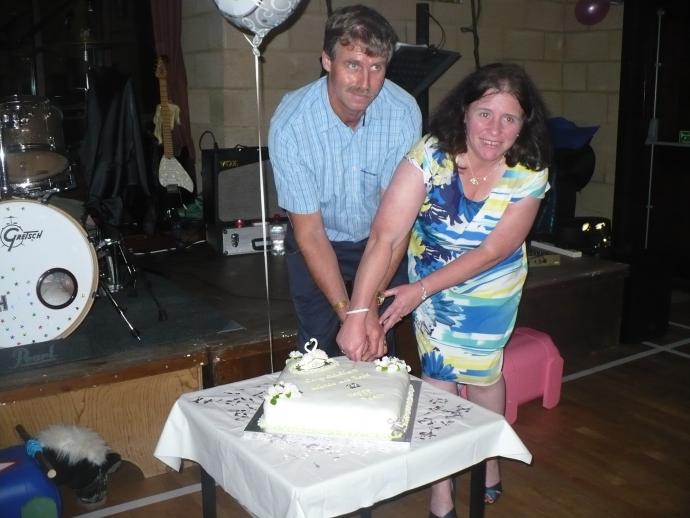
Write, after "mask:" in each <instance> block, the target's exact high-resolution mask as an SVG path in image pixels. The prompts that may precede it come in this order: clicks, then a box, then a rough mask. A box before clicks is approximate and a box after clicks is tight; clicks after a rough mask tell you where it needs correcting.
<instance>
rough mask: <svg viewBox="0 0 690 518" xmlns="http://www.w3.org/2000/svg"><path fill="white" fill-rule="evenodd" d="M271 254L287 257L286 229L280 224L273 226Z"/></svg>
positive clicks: (271, 230) (273, 224) (275, 223)
mask: <svg viewBox="0 0 690 518" xmlns="http://www.w3.org/2000/svg"><path fill="white" fill-rule="evenodd" d="M269 233H270V235H271V253H272V254H273V255H285V227H284V226H283V224H282V223H280V222H274V223H272V224H271V229H270V232H269Z"/></svg>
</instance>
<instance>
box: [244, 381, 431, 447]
mask: <svg viewBox="0 0 690 518" xmlns="http://www.w3.org/2000/svg"><path fill="white" fill-rule="evenodd" d="M410 386H411V387H412V388H413V389H414V394H413V396H412V409H411V410H410V421H409V424H408V425H407V430H405V434H404V435H403V436H402V437H399V438H397V439H391V440H387V439H353V438H351V437H339V436H337V435H320V434H309V435H307V434H303V433H289V432H281V433H273V432H266V431H264V430H263V429H261V427H260V426H259V419H261V416H262V415H263V413H264V406H263V405H260V406H259V408H258V409H257V410H256V413H255V414H254V416H253V417H252V418H251V420H250V421H249V423H248V424H247V426H246V427H245V429H244V435H245V437H248V438H262V437H263V438H265V437H267V436H281V435H289V436H291V437H305V438H310V439H316V440H329V441H331V440H332V441H336V442H337V441H340V442H345V441H347V442H364V443H376V444H379V445H386V446H390V447H391V448H394V449H398V448H402V449H407V448H409V447H410V443H411V442H412V431H413V429H414V422H415V417H416V415H417V406H418V404H419V395H420V392H421V390H422V381H421V380H416V379H415V380H413V379H411V380H410Z"/></svg>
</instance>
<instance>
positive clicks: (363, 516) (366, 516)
mask: <svg viewBox="0 0 690 518" xmlns="http://www.w3.org/2000/svg"><path fill="white" fill-rule="evenodd" d="M359 516H360V518H371V507H365V508H363V509H360V510H359Z"/></svg>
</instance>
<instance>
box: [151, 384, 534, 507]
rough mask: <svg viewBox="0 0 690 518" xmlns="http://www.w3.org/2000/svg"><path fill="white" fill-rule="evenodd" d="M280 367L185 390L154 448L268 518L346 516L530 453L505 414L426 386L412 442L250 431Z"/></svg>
mask: <svg viewBox="0 0 690 518" xmlns="http://www.w3.org/2000/svg"><path fill="white" fill-rule="evenodd" d="M276 377H277V374H268V375H265V376H261V377H259V378H254V379H251V380H246V381H242V382H238V383H232V384H229V385H223V386H219V387H214V388H211V389H207V390H203V391H199V392H194V393H189V394H184V395H182V396H181V397H180V398H179V399H178V400H177V402H176V403H175V405H174V406H173V408H172V410H171V411H170V415H169V416H168V419H167V422H166V423H165V426H164V428H163V432H162V433H161V436H160V439H159V441H158V445H157V447H156V451H155V453H154V455H155V456H156V457H157V458H158V459H160V460H161V461H163V462H164V463H165V464H167V465H168V466H170V467H171V468H173V469H175V470H179V468H180V465H181V461H182V459H189V460H192V461H195V462H197V463H198V464H200V465H201V466H202V467H203V468H204V469H205V470H206V471H207V472H208V473H209V474H210V475H211V476H212V477H213V478H214V479H215V481H216V482H217V483H218V484H220V485H221V487H223V489H224V490H225V491H227V492H228V493H229V494H230V495H232V496H233V497H234V498H235V499H236V500H237V501H238V502H239V503H240V504H242V505H243V506H244V507H245V508H246V509H248V510H249V511H250V512H251V513H253V514H254V515H256V516H258V517H260V518H263V517H265V518H273V517H276V516H280V517H285V518H319V517H329V516H338V515H341V514H345V513H349V512H353V511H356V510H357V509H360V508H364V507H369V506H371V505H372V504H374V503H375V502H378V501H380V500H384V499H386V498H390V497H392V496H395V495H398V494H400V493H402V492H404V491H407V490H410V489H413V488H416V487H420V486H423V485H425V484H428V483H430V482H433V481H435V480H438V479H441V478H444V477H447V476H449V475H451V474H453V473H456V472H458V471H461V470H463V469H465V468H468V467H470V466H473V465H474V464H477V463H478V462H481V461H482V460H484V459H486V458H489V457H497V456H501V457H507V458H512V459H517V460H520V461H523V462H525V463H529V462H531V460H532V455H531V454H530V453H529V451H528V450H527V448H525V446H524V444H523V443H522V442H521V441H520V439H519V438H518V436H517V435H516V434H515V432H514V431H513V429H512V428H511V427H510V425H509V424H508V423H507V422H506V421H505V419H504V418H503V416H500V415H498V414H495V413H493V412H490V411H488V410H485V409H483V408H482V407H479V406H477V405H474V404H473V403H470V402H469V401H466V400H464V399H462V398H460V397H457V396H453V395H451V394H448V393H446V392H442V391H439V390H437V389H435V388H434V387H432V386H431V385H429V384H427V383H423V384H422V390H421V394H420V399H419V405H418V408H417V413H416V416H415V420H414V429H413V434H412V439H411V443H410V447H409V449H402V450H401V449H400V448H399V447H395V448H393V447H391V446H389V445H388V444H387V443H352V442H347V441H339V440H334V439H313V438H311V439H310V438H304V437H296V436H289V435H270V434H261V433H260V434H256V433H255V434H245V433H244V428H245V426H246V425H247V423H248V422H249V421H250V419H251V418H252V417H253V416H254V414H255V412H256V410H257V409H258V408H259V406H260V405H261V404H262V402H263V398H262V395H263V393H264V392H265V391H266V390H267V388H268V387H269V386H270V385H272V384H273V382H274V381H275V379H276Z"/></svg>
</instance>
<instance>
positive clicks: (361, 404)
mask: <svg viewBox="0 0 690 518" xmlns="http://www.w3.org/2000/svg"><path fill="white" fill-rule="evenodd" d="M304 348H305V351H306V352H305V353H304V354H302V353H300V352H299V351H293V352H291V353H290V357H289V359H288V360H287V362H286V365H285V368H284V369H283V372H282V373H281V374H280V376H279V377H278V380H277V382H276V383H275V384H274V385H273V386H272V387H271V388H269V390H268V392H267V393H266V395H265V397H264V404H263V416H262V417H261V419H260V420H259V426H260V427H261V428H262V429H263V430H264V431H266V432H271V433H293V434H304V435H327V436H335V437H348V438H353V439H377V440H392V439H397V438H400V437H402V436H403V435H404V433H405V430H406V429H407V426H408V423H409V420H410V413H411V410H412V401H413V396H414V389H413V388H412V386H411V385H410V375H409V371H410V368H409V367H408V366H407V364H406V363H405V362H404V361H402V360H400V359H398V358H394V357H387V356H384V357H383V358H381V359H380V360H376V361H375V362H353V361H351V360H348V359H347V358H345V357H344V356H343V357H338V358H329V357H328V356H327V355H326V353H325V352H324V351H322V350H320V349H318V343H317V342H316V340H315V339H312V340H310V341H309V342H308V343H307V344H306V345H305V346H304Z"/></svg>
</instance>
